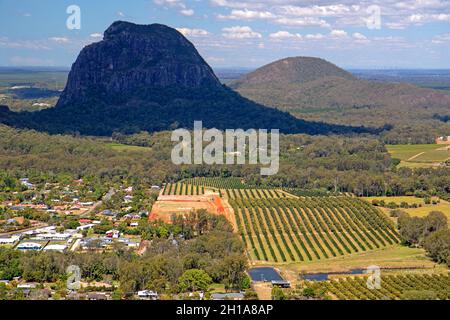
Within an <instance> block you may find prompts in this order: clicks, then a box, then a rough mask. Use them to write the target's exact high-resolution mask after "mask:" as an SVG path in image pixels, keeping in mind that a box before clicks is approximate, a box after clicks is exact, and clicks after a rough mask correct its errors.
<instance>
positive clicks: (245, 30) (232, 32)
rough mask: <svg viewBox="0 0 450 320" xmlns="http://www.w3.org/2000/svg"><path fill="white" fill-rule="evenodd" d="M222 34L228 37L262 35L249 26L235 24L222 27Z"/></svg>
mask: <svg viewBox="0 0 450 320" xmlns="http://www.w3.org/2000/svg"><path fill="white" fill-rule="evenodd" d="M222 32H223V33H222V35H223V36H224V37H225V38H228V39H258V38H262V35H261V34H260V33H258V32H255V31H253V30H252V28H250V27H248V26H243V27H241V26H235V27H229V28H223V29H222Z"/></svg>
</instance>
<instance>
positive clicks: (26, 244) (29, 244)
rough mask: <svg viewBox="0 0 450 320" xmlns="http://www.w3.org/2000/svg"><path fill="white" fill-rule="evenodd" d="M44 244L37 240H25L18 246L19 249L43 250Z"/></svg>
mask: <svg viewBox="0 0 450 320" xmlns="http://www.w3.org/2000/svg"><path fill="white" fill-rule="evenodd" d="M41 248H42V245H40V244H39V243H35V242H23V243H21V244H19V245H18V246H17V249H18V250H41Z"/></svg>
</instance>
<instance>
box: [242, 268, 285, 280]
mask: <svg viewBox="0 0 450 320" xmlns="http://www.w3.org/2000/svg"><path fill="white" fill-rule="evenodd" d="M248 274H249V275H250V278H251V279H252V280H253V281H264V282H270V281H282V280H283V278H282V277H281V276H280V274H279V273H278V272H277V271H276V270H275V269H274V268H272V267H257V268H252V269H250V270H249V271H248Z"/></svg>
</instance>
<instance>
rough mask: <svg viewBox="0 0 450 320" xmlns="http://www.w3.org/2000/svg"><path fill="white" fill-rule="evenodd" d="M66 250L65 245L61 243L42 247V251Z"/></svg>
mask: <svg viewBox="0 0 450 320" xmlns="http://www.w3.org/2000/svg"><path fill="white" fill-rule="evenodd" d="M66 250H67V246H66V245H63V244H49V245H48V246H46V247H45V248H44V251H59V252H64V251H66Z"/></svg>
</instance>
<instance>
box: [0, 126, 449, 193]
mask: <svg viewBox="0 0 450 320" xmlns="http://www.w3.org/2000/svg"><path fill="white" fill-rule="evenodd" d="M114 137H115V138H116V139H118V140H116V142H121V143H127V144H133V143H138V145H140V146H144V148H138V149H134V148H130V149H126V150H121V149H120V150H117V149H114V148H113V147H111V146H110V144H111V140H105V139H98V138H88V137H77V136H68V135H48V134H44V133H39V132H36V131H31V130H17V129H12V128H9V127H6V126H1V127H0V169H1V170H2V171H3V172H4V175H3V176H2V177H5V176H9V177H13V178H15V179H19V178H21V177H23V176H28V177H29V178H33V179H40V180H42V179H48V178H49V177H51V176H56V175H58V174H62V173H63V174H69V175H71V176H72V177H73V178H80V177H84V176H95V177H97V178H98V179H99V181H100V182H102V181H103V182H105V181H122V180H124V179H127V180H129V181H130V182H131V183H135V184H144V185H153V184H161V183H164V182H174V181H178V180H180V179H185V178H191V177H197V176H207V177H208V176H209V177H229V176H234V177H242V178H244V179H245V180H246V181H247V183H249V184H251V185H261V186H277V187H286V188H294V187H295V188H302V189H323V190H329V191H333V192H353V193H355V194H357V195H361V196H370V195H408V194H414V193H419V194H421V193H426V194H428V195H439V196H441V197H443V198H448V196H449V193H450V176H449V175H448V169H447V168H445V167H443V168H417V169H410V168H397V167H396V165H397V164H398V161H396V160H395V159H392V158H391V157H390V155H389V154H388V153H387V151H386V148H385V146H384V145H383V143H381V142H379V141H378V140H377V139H374V138H371V137H370V136H367V137H362V136H358V137H340V136H308V135H301V134H299V135H285V136H282V137H281V141H280V155H281V157H280V171H279V173H278V174H277V175H274V176H271V177H268V178H263V177H261V176H260V174H259V167H258V166H255V165H232V166H227V165H212V166H210V165H183V166H175V165H174V164H173V163H172V162H171V160H170V154H171V149H172V142H171V141H170V134H169V133H168V132H161V133H155V134H148V133H140V134H138V135H134V136H123V135H121V134H116V135H114ZM2 179H4V178H2ZM0 184H1V182H0Z"/></svg>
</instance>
